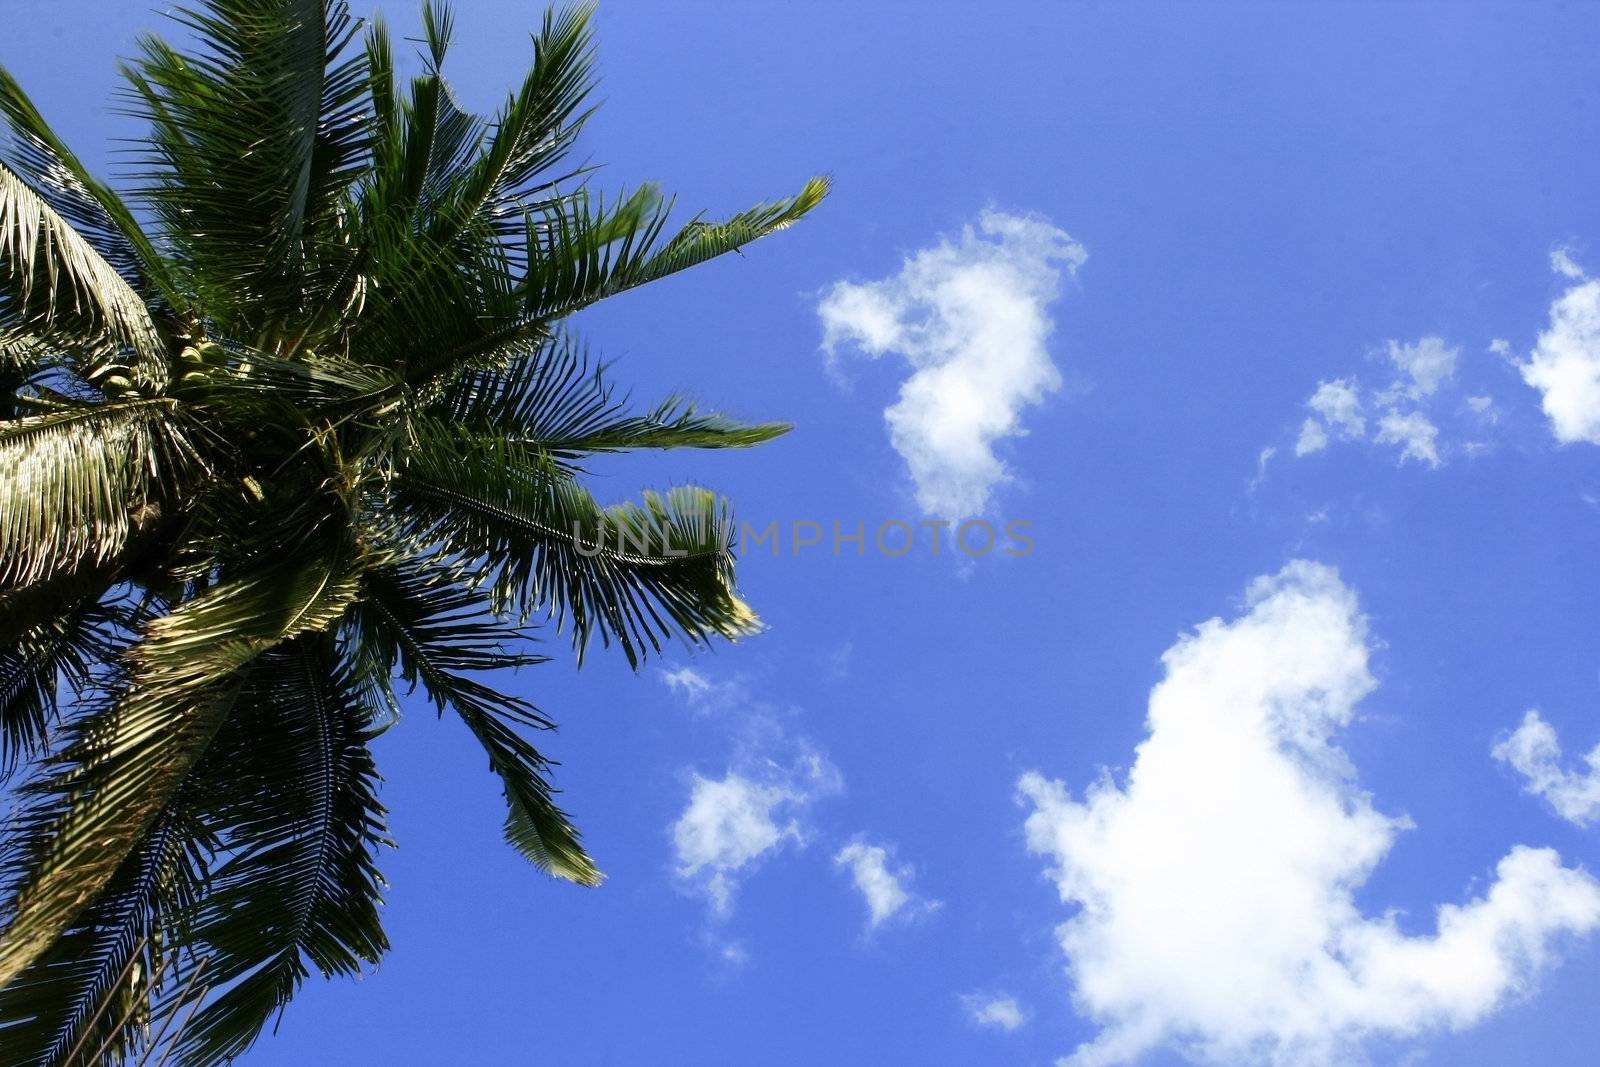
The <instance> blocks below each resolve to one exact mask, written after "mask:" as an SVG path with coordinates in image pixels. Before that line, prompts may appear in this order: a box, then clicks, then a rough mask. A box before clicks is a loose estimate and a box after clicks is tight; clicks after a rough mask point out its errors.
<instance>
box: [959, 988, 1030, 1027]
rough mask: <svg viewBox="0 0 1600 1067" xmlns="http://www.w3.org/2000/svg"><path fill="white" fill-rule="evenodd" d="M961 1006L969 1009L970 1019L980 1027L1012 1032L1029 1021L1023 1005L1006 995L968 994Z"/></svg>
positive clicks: (963, 997)
mask: <svg viewBox="0 0 1600 1067" xmlns="http://www.w3.org/2000/svg"><path fill="white" fill-rule="evenodd" d="M961 1005H962V1007H964V1008H966V1009H967V1016H968V1018H970V1019H971V1020H972V1021H973V1022H975V1023H977V1024H978V1025H979V1026H987V1027H990V1028H993V1029H996V1030H1005V1031H1007V1032H1010V1031H1012V1030H1018V1029H1021V1027H1022V1024H1023V1023H1025V1022H1027V1021H1028V1016H1027V1014H1026V1013H1025V1012H1023V1010H1022V1005H1020V1004H1018V1003H1017V1001H1016V998H1015V997H1012V996H1009V995H1008V994H1005V993H966V994H964V995H963V996H962V997H961Z"/></svg>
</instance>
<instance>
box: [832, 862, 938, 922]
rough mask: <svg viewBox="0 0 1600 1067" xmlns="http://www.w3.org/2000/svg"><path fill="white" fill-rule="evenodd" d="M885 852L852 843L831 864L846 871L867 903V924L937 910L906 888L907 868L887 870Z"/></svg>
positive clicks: (909, 874) (910, 873)
mask: <svg viewBox="0 0 1600 1067" xmlns="http://www.w3.org/2000/svg"><path fill="white" fill-rule="evenodd" d="M889 856H890V854H889V850H888V849H886V848H884V847H883V846H881V845H869V844H867V843H865V842H863V841H852V842H850V844H848V845H846V846H844V848H842V849H840V850H839V853H838V855H836V856H834V857H833V862H834V863H835V864H836V865H838V866H840V867H847V868H849V870H850V877H851V878H852V879H853V880H854V881H855V884H856V888H857V889H859V890H860V891H861V896H862V898H863V899H865V900H866V902H867V923H868V925H869V926H871V927H877V926H881V925H882V924H883V923H885V922H888V921H889V920H890V919H892V918H893V917H894V916H896V915H902V916H904V917H914V916H917V915H926V914H927V913H929V912H931V911H934V910H935V909H937V908H938V907H939V902H938V901H936V900H925V899H923V898H921V897H919V896H917V895H916V894H915V893H914V892H912V891H911V890H910V889H908V888H907V886H908V885H909V884H910V882H911V880H912V877H913V875H914V873H915V872H913V871H912V869H911V868H910V867H909V866H905V865H900V866H897V867H895V868H894V869H890V866H889Z"/></svg>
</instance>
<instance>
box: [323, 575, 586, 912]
mask: <svg viewBox="0 0 1600 1067" xmlns="http://www.w3.org/2000/svg"><path fill="white" fill-rule="evenodd" d="M352 622H353V624H354V625H353V632H352V634H351V641H352V642H353V643H354V644H356V645H357V646H359V647H361V648H363V649H364V650H366V654H367V655H368V656H370V657H372V658H374V659H375V660H376V661H377V662H378V663H379V664H381V665H382V666H381V669H383V670H384V671H390V670H397V671H398V672H399V674H400V676H401V677H402V678H403V679H404V680H405V681H406V682H408V683H409V684H410V685H412V686H413V687H415V686H416V685H418V684H420V685H421V686H422V689H423V691H424V693H425V694H426V695H427V696H428V698H429V699H430V700H431V701H432V702H433V704H434V706H435V707H437V708H438V709H439V710H440V711H441V712H442V711H443V710H444V709H445V708H446V707H449V708H452V709H453V710H454V711H455V712H456V714H457V715H459V716H460V717H461V720H462V722H464V723H466V725H467V728H468V729H470V730H471V731H472V733H473V735H474V736H475V737H477V739H478V741H479V743H480V744H482V745H483V747H484V751H485V753H486V754H487V755H488V757H489V768H490V770H492V771H494V773H495V774H496V775H498V776H499V777H500V780H501V784H502V787H503V790H504V793H505V798H506V805H507V809H508V810H507V816H506V839H507V840H508V841H509V842H510V843H511V844H512V846H513V847H515V848H516V849H517V851H519V852H521V853H522V854H523V855H524V856H526V857H527V858H528V859H529V860H531V861H532V862H533V863H534V864H535V865H536V866H537V867H539V869H540V870H543V871H546V872H548V873H550V874H553V875H555V876H557V877H559V878H564V879H566V880H568V881H571V882H576V883H578V884H579V885H589V886H593V885H599V884H600V881H601V874H600V871H599V869H598V868H596V867H595V864H594V861H593V860H592V859H590V858H589V855H588V853H587V852H585V851H584V849H583V846H582V844H581V843H580V840H579V836H578V831H577V830H576V829H575V828H574V827H573V826H572V823H571V822H570V821H569V819H568V817H567V815H566V813H565V812H563V811H562V810H561V809H560V808H558V807H557V806H556V804H555V801H554V798H553V792H554V791H553V789H552V787H551V786H550V784H549V780H548V778H549V770H550V768H551V766H552V764H551V762H550V761H549V760H547V759H545V757H544V756H542V755H540V753H539V752H538V750H537V749H535V748H534V747H533V746H532V745H531V744H529V743H528V741H527V740H526V739H524V738H523V737H522V736H521V734H520V733H519V732H518V728H519V727H520V728H524V729H525V728H533V729H549V728H551V726H552V724H551V723H550V721H549V720H548V719H546V718H545V717H544V715H543V714H541V713H540V712H539V710H538V709H537V708H535V707H534V706H533V705H531V704H529V703H528V702H527V701H525V700H522V699H521V698H518V697H514V696H510V695H508V694H505V693H503V692H501V691H499V690H497V689H495V688H493V687H491V686H490V685H488V684H486V683H485V682H484V681H481V680H479V679H478V678H474V677H472V675H473V674H481V673H483V672H487V671H500V670H510V669H515V668H517V667H525V666H531V665H533V664H536V663H541V662H543V661H544V659H545V657H543V656H538V655H533V654H530V653H527V652H525V651H522V650H521V646H523V645H524V644H525V643H526V641H527V635H526V634H524V633H523V632H522V631H520V630H517V629H513V628H510V627H507V626H505V625H504V624H503V623H501V622H499V621H498V620H497V619H496V618H495V617H494V615H493V614H492V613H491V611H490V609H489V605H488V604H487V603H486V602H485V600H484V597H483V596H482V594H480V593H478V592H476V591H474V590H473V589H472V588H470V587H469V585H468V584H467V583H466V581H465V580H464V575H463V574H462V573H461V572H460V571H459V570H457V569H455V568H452V567H449V566H447V565H443V564H440V563H434V564H431V565H421V564H418V563H410V564H406V565H400V566H395V567H391V568H385V569H383V570H380V571H374V572H372V573H371V574H369V575H368V579H367V587H366V595H365V596H364V597H363V599H362V601H361V603H360V604H359V605H358V606H357V608H356V609H355V611H354V612H353V613H352Z"/></svg>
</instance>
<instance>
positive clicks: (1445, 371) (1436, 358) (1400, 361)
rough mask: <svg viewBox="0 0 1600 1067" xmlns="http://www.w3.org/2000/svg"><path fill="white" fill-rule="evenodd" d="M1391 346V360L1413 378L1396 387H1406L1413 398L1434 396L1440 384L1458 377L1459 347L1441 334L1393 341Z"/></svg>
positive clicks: (1398, 383)
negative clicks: (1408, 342) (1415, 339)
mask: <svg viewBox="0 0 1600 1067" xmlns="http://www.w3.org/2000/svg"><path fill="white" fill-rule="evenodd" d="M1388 348H1389V362H1390V363H1393V364H1394V365H1395V369H1396V370H1398V371H1400V373H1401V374H1403V375H1405V376H1406V378H1408V379H1410V381H1409V382H1406V381H1399V382H1396V383H1395V386H1394V387H1395V388H1403V389H1404V391H1405V394H1406V395H1407V396H1409V397H1411V398H1412V399H1413V400H1419V399H1421V398H1422V397H1425V396H1432V395H1433V394H1434V393H1437V392H1438V391H1439V386H1440V385H1442V384H1443V383H1444V382H1445V381H1446V380H1448V379H1450V378H1452V377H1454V376H1455V373H1456V357H1457V356H1458V355H1460V349H1457V348H1451V347H1450V346H1449V345H1447V344H1445V342H1444V338H1442V337H1424V338H1423V339H1422V340H1420V341H1418V342H1417V343H1416V344H1410V345H1406V344H1401V343H1400V342H1399V341H1390V342H1389V345H1388Z"/></svg>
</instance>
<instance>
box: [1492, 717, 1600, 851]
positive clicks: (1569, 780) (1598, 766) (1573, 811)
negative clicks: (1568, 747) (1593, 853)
mask: <svg viewBox="0 0 1600 1067" xmlns="http://www.w3.org/2000/svg"><path fill="white" fill-rule="evenodd" d="M1494 758H1495V759H1497V760H1501V761H1503V762H1505V763H1509V764H1510V765H1511V766H1512V767H1513V768H1514V769H1515V770H1516V771H1517V773H1518V774H1521V775H1522V777H1523V778H1524V779H1525V780H1526V781H1525V783H1524V788H1526V789H1527V791H1528V792H1530V793H1532V794H1533V795H1534V796H1537V797H1543V798H1544V799H1545V800H1546V801H1548V802H1549V804H1550V806H1551V807H1552V808H1554V809H1555V812H1556V814H1557V815H1559V816H1561V817H1562V818H1563V819H1566V820H1567V821H1568V822H1571V823H1575V824H1577V825H1578V826H1587V825H1589V824H1590V823H1592V822H1594V821H1595V820H1596V819H1600V745H1596V746H1595V747H1594V748H1592V749H1590V750H1589V754H1588V755H1587V756H1585V757H1584V758H1583V762H1584V763H1585V764H1586V765H1587V766H1586V769H1585V770H1584V771H1582V772H1581V773H1580V772H1577V771H1569V770H1564V769H1563V768H1562V766H1561V740H1560V738H1558V737H1557V736H1556V730H1555V727H1553V726H1551V725H1550V724H1549V723H1547V722H1545V721H1544V718H1543V717H1542V716H1541V715H1540V714H1539V712H1538V710H1537V709H1534V710H1530V711H1529V712H1528V713H1527V714H1526V715H1524V716H1523V717H1522V725H1520V726H1518V727H1517V729H1516V731H1515V732H1514V733H1512V734H1511V736H1509V737H1507V738H1506V739H1505V740H1503V741H1501V742H1500V743H1499V744H1497V745H1495V747H1494Z"/></svg>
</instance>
